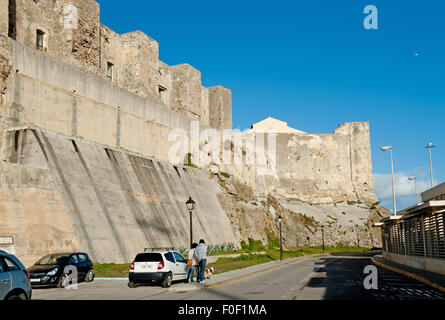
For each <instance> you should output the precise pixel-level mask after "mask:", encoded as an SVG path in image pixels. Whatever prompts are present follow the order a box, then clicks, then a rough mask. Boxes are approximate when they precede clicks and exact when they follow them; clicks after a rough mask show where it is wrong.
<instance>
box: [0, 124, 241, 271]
mask: <svg viewBox="0 0 445 320" xmlns="http://www.w3.org/2000/svg"><path fill="white" fill-rule="evenodd" d="M16 132H19V140H18V141H19V143H18V148H16V145H17V143H16V140H15V137H16ZM7 141H8V143H5V145H4V148H3V151H2V160H6V162H4V161H2V166H1V167H0V169H1V170H3V172H10V174H5V175H3V174H2V175H1V177H2V179H7V177H8V176H11V177H12V178H13V179H12V180H10V181H9V182H7V183H5V184H4V183H2V184H1V187H0V197H2V198H1V199H2V200H4V202H3V201H1V202H0V203H1V204H2V206H1V207H0V216H1V218H2V221H8V223H6V224H3V223H2V224H1V225H0V234H4V233H5V234H6V233H11V235H13V236H14V237H16V239H17V241H16V244H15V249H16V253H17V255H18V256H20V257H26V258H25V259H24V261H25V263H28V262H33V260H35V259H37V258H38V256H41V255H42V254H44V253H49V252H53V251H59V252H60V251H63V250H71V249H72V250H74V249H76V248H78V249H79V250H82V251H86V252H88V253H89V254H90V255H91V257H92V259H93V260H94V261H99V262H115V263H125V262H129V261H131V259H133V258H134V256H135V254H136V253H138V252H139V251H141V250H143V249H144V248H145V247H155V246H174V247H176V248H179V247H181V246H183V247H187V246H188V243H189V214H188V212H187V210H186V207H185V201H186V200H187V198H188V197H189V196H192V197H193V199H194V200H195V201H196V202H197V208H196V210H195V211H194V212H193V217H194V220H193V221H194V240H195V241H197V240H199V239H200V238H204V239H206V240H207V241H208V243H211V244H221V243H223V242H233V243H237V240H236V237H235V235H234V233H233V230H232V226H231V224H230V221H229V219H228V217H227V215H226V213H225V212H224V211H223V209H222V208H221V206H220V204H219V202H218V199H217V197H216V194H217V190H218V186H217V184H216V183H215V182H214V181H213V180H210V179H209V177H208V176H207V174H206V173H204V172H202V171H201V170H198V169H193V168H186V167H174V166H172V165H170V164H167V163H164V162H159V161H155V160H151V159H148V158H144V157H140V156H137V155H134V154H130V153H127V152H123V151H117V150H115V149H108V148H106V147H105V146H102V145H98V144H94V143H90V142H87V141H85V140H81V139H75V140H72V139H71V138H70V137H67V136H63V135H60V134H55V133H51V132H47V131H41V130H39V129H26V130H25V129H22V130H18V131H17V130H15V131H9V132H8V133H7ZM73 141H74V142H73ZM39 142H40V144H39ZM45 163H46V166H47V167H46V168H42V166H43V164H45ZM15 166H18V167H17V170H16V171H10V170H9V168H11V167H15ZM28 173H34V175H35V176H36V177H38V179H37V180H33V179H32V175H31V176H30V175H27V174H28ZM2 182H3V181H2ZM30 184H32V188H30V187H29V185H30ZM10 189H13V190H20V191H23V190H25V191H26V192H15V191H10ZM31 189H32V190H31ZM13 195H14V197H12V196H13ZM17 195H19V196H17ZM8 197H9V198H8ZM8 199H9V200H8ZM31 214H32V216H31ZM55 216H56V217H57V219H54V217H55ZM50 217H51V218H50ZM71 226H72V227H71ZM31 227H32V228H33V230H32V235H31V236H30V237H28V236H27V234H26V232H28V231H29V228H31ZM70 228H72V229H70ZM37 239H38V240H37ZM50 239H52V243H49V242H47V241H49V240H50ZM36 241H40V242H39V243H41V246H40V247H36Z"/></svg>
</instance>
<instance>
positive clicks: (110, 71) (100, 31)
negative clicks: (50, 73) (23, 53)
mask: <svg viewBox="0 0 445 320" xmlns="http://www.w3.org/2000/svg"><path fill="white" fill-rule="evenodd" d="M1 1H2V2H0V8H2V16H1V18H2V19H1V23H0V34H1V35H2V36H8V35H9V36H10V37H11V38H12V39H14V40H16V41H17V42H18V43H21V44H24V45H25V46H27V47H30V48H37V41H36V40H37V32H38V31H41V32H43V48H42V51H43V52H44V53H46V54H48V55H49V56H51V57H53V58H56V59H57V60H59V61H62V62H64V63H67V64H70V65H73V66H77V67H80V68H82V69H84V70H85V71H88V72H91V73H93V74H95V75H98V76H100V77H102V78H104V79H105V80H107V81H110V82H112V83H114V84H116V85H118V86H119V87H121V88H124V89H126V90H128V91H130V92H132V93H135V94H137V95H139V96H142V97H148V96H155V97H159V98H160V99H161V101H162V103H163V104H165V105H166V107H168V108H169V109H172V110H175V111H178V112H180V113H182V114H184V115H187V116H189V117H191V118H193V119H196V120H199V121H201V122H202V123H203V124H205V125H209V113H210V110H213V111H215V112H218V113H222V114H231V108H232V106H231V100H229V101H227V99H226V101H225V103H223V104H218V105H217V106H213V105H210V104H209V101H210V100H209V98H208V96H209V89H208V88H206V87H204V86H203V85H202V84H201V73H200V72H199V70H197V69H195V68H193V67H192V66H190V65H188V64H180V65H177V66H169V65H167V64H166V63H164V62H162V61H160V60H159V44H158V42H157V41H156V40H154V39H152V38H150V37H149V36H148V35H146V34H144V33H143V32H141V31H134V32H129V33H126V34H122V35H121V34H118V33H116V32H114V31H113V30H111V29H109V28H108V27H106V26H104V25H102V24H101V23H100V6H99V4H98V3H97V2H96V1H94V0H82V1H80V0H38V1H30V0H7V1H6V0H1ZM11 30H15V31H14V32H11ZM225 90H226V91H230V90H228V89H225ZM218 92H219V91H218ZM213 94H215V92H214V93H213ZM220 94H221V95H223V93H222V92H220ZM221 99H224V97H223V96H221V98H220V99H219V100H221ZM217 108H225V110H218V109H217ZM228 123H229V122H226V124H227V125H228ZM230 124H231V122H230ZM216 128H217V129H222V128H221V127H216ZM226 128H229V127H226Z"/></svg>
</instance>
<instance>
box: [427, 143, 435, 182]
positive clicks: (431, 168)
mask: <svg viewBox="0 0 445 320" xmlns="http://www.w3.org/2000/svg"><path fill="white" fill-rule="evenodd" d="M425 148H427V149H428V150H429V153H430V175H431V188H432V187H434V178H433V161H432V159H431V149H433V148H437V146H434V145H433V144H432V143H431V142H430V143H428V144H427V145H426V147H425Z"/></svg>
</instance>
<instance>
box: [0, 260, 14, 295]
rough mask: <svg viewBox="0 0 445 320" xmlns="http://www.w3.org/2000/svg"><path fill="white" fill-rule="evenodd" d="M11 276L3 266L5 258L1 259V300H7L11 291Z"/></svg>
mask: <svg viewBox="0 0 445 320" xmlns="http://www.w3.org/2000/svg"><path fill="white" fill-rule="evenodd" d="M11 281H12V280H11V275H10V273H9V272H7V271H6V268H5V266H4V264H3V258H2V257H0V300H3V299H5V297H6V295H7V294H8V293H9V291H10V290H11Z"/></svg>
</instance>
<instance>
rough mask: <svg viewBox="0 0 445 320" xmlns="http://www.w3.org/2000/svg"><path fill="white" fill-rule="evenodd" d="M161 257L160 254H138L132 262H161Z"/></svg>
mask: <svg viewBox="0 0 445 320" xmlns="http://www.w3.org/2000/svg"><path fill="white" fill-rule="evenodd" d="M161 261H162V255H161V254H160V253H139V254H138V255H137V256H136V258H135V259H134V262H161Z"/></svg>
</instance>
